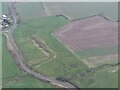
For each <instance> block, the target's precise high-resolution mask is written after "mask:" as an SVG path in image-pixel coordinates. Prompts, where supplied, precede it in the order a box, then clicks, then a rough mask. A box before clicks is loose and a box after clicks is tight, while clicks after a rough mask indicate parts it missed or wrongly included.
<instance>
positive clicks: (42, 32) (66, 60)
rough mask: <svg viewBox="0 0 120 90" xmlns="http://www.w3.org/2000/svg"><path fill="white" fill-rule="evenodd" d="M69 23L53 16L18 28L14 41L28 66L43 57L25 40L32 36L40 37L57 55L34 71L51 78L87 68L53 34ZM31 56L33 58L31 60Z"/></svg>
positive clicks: (29, 22)
mask: <svg viewBox="0 0 120 90" xmlns="http://www.w3.org/2000/svg"><path fill="white" fill-rule="evenodd" d="M67 22H68V21H67V20H66V19H64V18H63V17H54V16H52V17H46V18H38V19H31V20H27V21H26V22H22V23H21V24H20V25H19V26H18V27H17V28H16V30H15V31H14V33H13V34H14V39H15V42H16V44H17V45H18V47H19V49H20V50H21V52H22V53H23V55H24V57H25V60H26V63H27V64H28V63H29V62H30V61H31V60H32V61H33V60H36V58H37V57H38V56H41V53H39V52H40V50H39V49H38V50H39V52H37V53H36V51H37V49H34V48H35V46H34V45H32V44H30V43H28V41H27V39H25V38H26V37H30V36H31V35H36V36H39V37H40V38H41V39H42V40H43V41H45V43H46V45H47V46H48V47H49V48H50V49H51V50H52V51H54V52H55V53H56V58H52V59H50V60H49V59H48V60H47V61H46V62H45V63H42V64H40V65H37V66H36V67H37V68H33V69H34V70H36V71H38V72H40V73H43V74H46V75H49V76H66V75H68V76H69V74H70V73H75V72H77V71H81V70H85V69H86V68H87V67H86V66H84V64H83V63H81V61H80V60H79V59H77V58H76V57H75V56H74V55H73V54H72V53H71V52H70V51H69V50H68V49H66V48H65V47H64V46H63V45H62V44H61V43H60V42H59V41H58V40H57V39H56V38H54V36H53V35H52V34H51V33H52V32H54V31H55V30H56V29H57V28H58V27H60V26H62V25H64V24H65V23H67ZM24 46H26V47H24ZM27 46H28V47H27ZM28 50H29V52H28ZM33 51H34V52H33ZM26 54H27V55H26ZM30 56H31V58H29V57H30ZM28 58H29V59H28Z"/></svg>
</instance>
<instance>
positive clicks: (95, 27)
mask: <svg viewBox="0 0 120 90" xmlns="http://www.w3.org/2000/svg"><path fill="white" fill-rule="evenodd" d="M54 35H55V36H56V37H57V38H58V39H59V40H60V41H61V42H62V43H64V44H65V45H66V46H67V47H68V48H69V49H72V50H73V51H82V50H84V49H88V48H101V47H111V46H113V45H117V44H118V23H117V22H111V21H109V20H107V19H106V18H104V17H103V16H101V15H96V16H92V17H89V18H85V19H81V20H76V21H73V22H70V23H68V24H67V25H65V26H63V27H61V28H59V29H58V30H57V31H56V32H54Z"/></svg>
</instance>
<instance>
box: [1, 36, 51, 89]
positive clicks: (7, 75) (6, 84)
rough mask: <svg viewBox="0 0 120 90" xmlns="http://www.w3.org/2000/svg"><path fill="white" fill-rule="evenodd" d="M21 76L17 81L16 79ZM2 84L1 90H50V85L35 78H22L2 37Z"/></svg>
mask: <svg viewBox="0 0 120 90" xmlns="http://www.w3.org/2000/svg"><path fill="white" fill-rule="evenodd" d="M21 76H23V77H22V78H21V79H20V80H19V81H18V80H16V78H17V77H18V78H19V77H21ZM2 83H3V88H36V87H38V88H43V87H46V88H52V87H53V86H51V85H50V84H47V83H44V82H41V81H39V80H37V79H36V78H33V77H29V76H24V74H23V73H22V72H21V70H20V69H19V68H18V67H17V66H16V64H15V62H14V60H13V59H12V57H11V55H10V53H9V52H8V51H7V48H6V39H5V37H2Z"/></svg>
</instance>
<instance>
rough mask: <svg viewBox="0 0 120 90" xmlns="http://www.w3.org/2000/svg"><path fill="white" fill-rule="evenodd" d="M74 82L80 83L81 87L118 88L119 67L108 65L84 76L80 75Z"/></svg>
mask: <svg viewBox="0 0 120 90" xmlns="http://www.w3.org/2000/svg"><path fill="white" fill-rule="evenodd" d="M114 71H115V72H114ZM76 77H78V76H76ZM81 81H82V82H81ZM73 82H75V83H76V84H77V85H80V86H81V88H84V87H86V88H117V87H118V67H106V68H104V69H101V70H97V71H95V72H91V73H88V74H86V75H84V76H79V77H78V78H77V79H74V80H73Z"/></svg>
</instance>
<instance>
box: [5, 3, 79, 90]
mask: <svg viewBox="0 0 120 90" xmlns="http://www.w3.org/2000/svg"><path fill="white" fill-rule="evenodd" d="M8 5H9V9H10V12H11V14H12V17H13V20H14V24H13V26H11V28H10V29H9V30H7V31H5V32H3V34H4V35H5V36H6V39H7V48H8V50H9V51H10V53H11V55H12V57H13V59H14V60H15V62H16V64H17V65H18V66H19V68H20V69H21V70H22V71H24V72H26V73H27V74H28V75H30V76H32V77H35V78H37V79H39V80H42V81H45V82H48V83H50V84H53V85H56V86H59V87H61V88H67V89H72V88H75V89H76V90H78V89H79V88H77V87H76V86H74V85H72V84H71V83H69V82H65V81H61V80H57V79H56V78H55V77H48V76H44V75H42V74H40V73H37V72H35V71H33V70H31V69H30V68H29V67H28V66H27V65H26V64H25V63H24V62H23V60H24V58H23V56H22V54H21V52H20V51H19V49H18V48H17V46H16V44H15V42H14V40H13V38H12V32H13V31H14V29H15V28H16V26H17V19H16V16H15V11H14V3H13V2H11V3H10V2H9V3H8Z"/></svg>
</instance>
